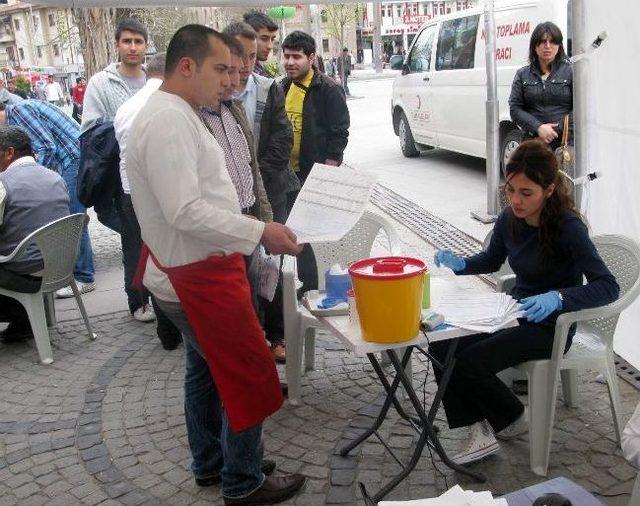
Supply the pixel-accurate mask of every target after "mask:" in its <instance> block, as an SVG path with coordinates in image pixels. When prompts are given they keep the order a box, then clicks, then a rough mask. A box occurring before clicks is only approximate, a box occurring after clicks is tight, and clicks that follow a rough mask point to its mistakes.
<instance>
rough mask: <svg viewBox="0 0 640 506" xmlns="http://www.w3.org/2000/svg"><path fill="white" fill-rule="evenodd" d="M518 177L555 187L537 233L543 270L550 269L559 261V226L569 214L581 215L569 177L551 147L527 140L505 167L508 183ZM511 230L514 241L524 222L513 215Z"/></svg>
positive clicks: (541, 216)
mask: <svg viewBox="0 0 640 506" xmlns="http://www.w3.org/2000/svg"><path fill="white" fill-rule="evenodd" d="M516 174H524V175H525V176H526V177H527V178H528V179H530V180H531V181H533V182H534V183H536V184H537V185H540V186H542V188H544V189H546V188H548V187H549V186H551V185H555V189H554V191H553V193H552V194H551V196H550V197H548V198H547V199H546V200H545V203H544V207H543V208H542V213H541V214H540V224H539V226H538V234H539V238H540V259H539V260H540V267H541V268H542V270H545V268H549V267H550V266H551V265H552V264H553V263H554V262H556V261H558V260H559V259H560V252H559V251H558V239H559V233H560V223H561V222H562V219H563V216H566V214H567V213H569V214H573V215H575V216H580V213H579V212H578V211H577V209H576V206H575V203H574V201H573V196H572V195H571V189H570V187H569V185H568V183H567V178H566V176H564V175H563V174H562V172H561V171H560V167H559V165H558V161H557V160H556V156H555V154H554V153H553V151H551V150H550V149H549V147H548V146H547V145H546V144H544V143H542V142H541V141H539V140H536V139H533V140H529V141H525V142H523V143H522V144H520V146H518V148H517V149H516V150H515V151H514V153H513V154H512V155H511V158H510V159H509V162H508V163H507V166H506V168H505V178H506V183H507V184H509V181H510V180H511V178H512V177H513V176H515V175H516ZM510 216H511V224H512V227H511V231H512V236H513V238H514V240H517V238H518V235H519V232H520V231H521V230H522V228H523V227H524V220H522V219H518V218H516V217H515V216H514V215H513V213H511V215H510Z"/></svg>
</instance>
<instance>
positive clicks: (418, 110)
mask: <svg viewBox="0 0 640 506" xmlns="http://www.w3.org/2000/svg"><path fill="white" fill-rule="evenodd" d="M436 31H437V25H431V26H426V27H425V28H424V29H423V30H422V31H421V32H420V33H419V34H418V36H417V37H416V40H415V42H414V44H413V46H412V47H411V52H410V53H409V57H408V59H407V62H406V64H405V66H404V70H403V71H404V72H405V73H406V75H404V76H403V77H402V80H403V81H404V82H403V87H402V91H401V92H400V97H399V99H400V102H401V103H402V104H403V109H404V111H405V114H406V115H407V120H408V121H409V126H410V127H411V132H412V133H413V138H414V140H415V141H416V142H417V143H419V144H425V145H428V146H433V145H435V143H436V130H435V127H434V125H433V109H432V100H431V86H430V83H429V80H430V75H431V71H430V70H431V59H432V58H431V55H432V53H433V46H434V39H435V35H436Z"/></svg>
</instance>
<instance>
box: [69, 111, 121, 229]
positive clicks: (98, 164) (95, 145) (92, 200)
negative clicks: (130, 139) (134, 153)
mask: <svg viewBox="0 0 640 506" xmlns="http://www.w3.org/2000/svg"><path fill="white" fill-rule="evenodd" d="M121 187H122V183H121V182H120V146H119V145H118V141H117V140H116V136H115V132H114V130H113V123H112V122H111V121H100V122H98V123H96V124H95V125H94V126H92V127H91V128H90V129H89V130H87V131H86V132H84V133H83V134H82V135H81V136H80V167H79V169H78V190H77V192H78V200H80V202H81V203H82V204H83V205H84V206H86V207H92V206H93V207H94V210H95V212H96V214H97V216H98V220H99V221H100V222H101V223H102V224H103V225H105V226H107V227H109V228H110V229H112V230H114V231H116V232H120V219H119V217H118V213H117V212H116V205H115V198H116V195H117V194H118V192H119V191H120V188H121Z"/></svg>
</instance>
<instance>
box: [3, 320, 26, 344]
mask: <svg viewBox="0 0 640 506" xmlns="http://www.w3.org/2000/svg"><path fill="white" fill-rule="evenodd" d="M29 339H33V332H32V331H31V325H30V324H29V322H28V321H26V322H20V323H15V322H11V323H10V324H9V326H8V327H7V328H6V329H5V330H4V331H2V332H1V333H0V341H2V342H3V343H5V344H12V343H21V342H24V341H27V340H29Z"/></svg>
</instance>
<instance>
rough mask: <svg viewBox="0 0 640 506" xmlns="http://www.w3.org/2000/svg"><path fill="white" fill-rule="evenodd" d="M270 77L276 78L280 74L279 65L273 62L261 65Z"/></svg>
mask: <svg viewBox="0 0 640 506" xmlns="http://www.w3.org/2000/svg"><path fill="white" fill-rule="evenodd" d="M262 66H263V67H264V69H265V70H266V71H267V72H269V75H270V76H271V77H278V76H279V75H280V73H281V69H280V65H278V62H277V61H275V60H269V61H266V62H264V63H263V64H262Z"/></svg>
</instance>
